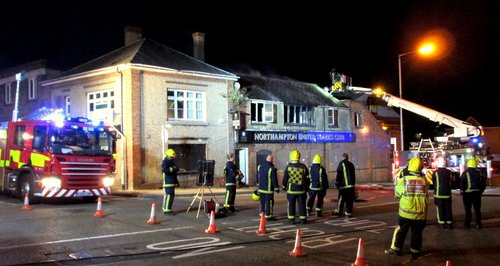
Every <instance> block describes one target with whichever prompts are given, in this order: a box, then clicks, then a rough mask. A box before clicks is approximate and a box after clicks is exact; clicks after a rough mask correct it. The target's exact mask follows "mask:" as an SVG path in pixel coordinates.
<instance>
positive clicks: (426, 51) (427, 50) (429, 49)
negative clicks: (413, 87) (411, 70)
mask: <svg viewBox="0 0 500 266" xmlns="http://www.w3.org/2000/svg"><path fill="white" fill-rule="evenodd" d="M435 51H436V45H435V44H433V43H424V44H423V45H421V46H420V48H419V49H418V50H414V51H410V52H406V53H401V54H399V55H398V73H399V98H403V80H402V78H401V57H403V56H406V55H410V54H414V53H417V52H418V53H419V54H421V55H423V56H429V55H432V54H434V53H435ZM399 126H400V134H401V135H400V140H401V148H400V149H401V150H402V151H403V150H404V137H403V136H404V135H403V108H399Z"/></svg>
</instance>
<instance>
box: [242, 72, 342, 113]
mask: <svg viewBox="0 0 500 266" xmlns="http://www.w3.org/2000/svg"><path fill="white" fill-rule="evenodd" d="M239 76H240V80H239V82H240V83H241V85H242V87H244V88H246V90H247V97H248V98H250V99H259V100H267V101H279V102H283V103H285V104H289V105H297V106H319V105H326V106H336V107H347V106H346V105H345V104H343V103H342V102H340V101H339V100H338V99H336V98H334V97H333V96H331V95H329V94H328V93H327V92H325V91H324V90H323V89H322V88H320V87H319V86H318V85H316V84H313V83H306V82H299V81H295V80H285V79H277V78H269V77H262V76H253V75H245V74H240V75H239Z"/></svg>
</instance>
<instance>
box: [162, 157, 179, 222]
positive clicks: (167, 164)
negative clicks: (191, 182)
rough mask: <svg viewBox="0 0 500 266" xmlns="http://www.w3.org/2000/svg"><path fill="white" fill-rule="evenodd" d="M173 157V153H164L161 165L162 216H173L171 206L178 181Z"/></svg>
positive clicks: (177, 169)
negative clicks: (163, 191)
mask: <svg viewBox="0 0 500 266" xmlns="http://www.w3.org/2000/svg"><path fill="white" fill-rule="evenodd" d="M175 157H176V154H175V151H174V150H172V149H168V150H167V151H166V152H165V158H164V159H163V162H162V163H161V170H162V172H163V188H164V189H165V195H164V196H163V214H165V215H170V216H174V212H173V211H172V205H173V203H174V198H175V187H178V186H179V180H177V172H178V171H179V168H178V167H177V166H176V165H175V162H174V159H175Z"/></svg>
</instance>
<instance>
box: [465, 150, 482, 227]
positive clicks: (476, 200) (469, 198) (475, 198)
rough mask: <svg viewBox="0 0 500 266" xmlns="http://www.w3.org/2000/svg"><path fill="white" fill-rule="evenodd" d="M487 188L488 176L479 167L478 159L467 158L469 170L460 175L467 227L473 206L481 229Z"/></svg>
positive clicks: (469, 223)
mask: <svg viewBox="0 0 500 266" xmlns="http://www.w3.org/2000/svg"><path fill="white" fill-rule="evenodd" d="M485 189H486V176H485V175H484V174H483V173H482V172H480V171H479V169H477V161H476V159H469V160H467V170H465V172H463V173H462V175H461V176H460V194H462V198H463V202H464V209H465V220H464V228H465V229H469V228H470V225H471V220H472V207H474V213H475V215H476V229H478V230H479V229H481V226H482V223H481V197H482V195H483V192H484V190H485Z"/></svg>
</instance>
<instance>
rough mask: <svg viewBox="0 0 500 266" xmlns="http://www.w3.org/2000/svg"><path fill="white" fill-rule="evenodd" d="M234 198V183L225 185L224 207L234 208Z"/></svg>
mask: <svg viewBox="0 0 500 266" xmlns="http://www.w3.org/2000/svg"><path fill="white" fill-rule="evenodd" d="M235 198H236V185H229V186H226V199H225V200H224V207H226V208H229V209H234V199H235Z"/></svg>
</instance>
